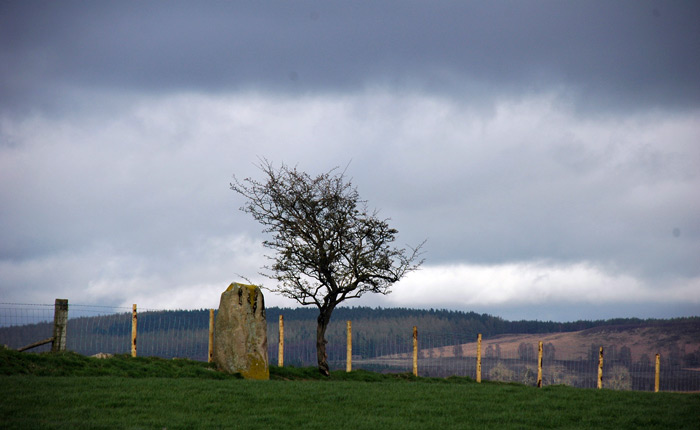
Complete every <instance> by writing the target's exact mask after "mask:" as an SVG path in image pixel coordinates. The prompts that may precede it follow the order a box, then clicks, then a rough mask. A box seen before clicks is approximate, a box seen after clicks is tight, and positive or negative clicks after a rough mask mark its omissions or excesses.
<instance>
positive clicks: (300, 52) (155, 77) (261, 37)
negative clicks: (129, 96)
mask: <svg viewBox="0 0 700 430" xmlns="http://www.w3.org/2000/svg"><path fill="white" fill-rule="evenodd" d="M699 23H700V3H697V2H651V1H646V2H645V1H622V2H609V1H585V2H559V1H536V2H520V1H497V2H438V1H434V2H429V3H428V2H406V1H390V2H369V3H362V4H360V3H358V2H342V3H336V2H271V3H260V2H206V3H203V2H123V1H120V2H30V1H28V2H3V3H2V5H0V43H1V44H2V45H1V47H0V60H1V61H0V63H2V66H0V67H1V68H0V82H1V83H0V98H1V99H2V100H3V101H2V105H3V109H5V110H7V109H12V108H13V106H14V107H17V106H22V105H24V106H27V105H32V106H33V107H37V106H42V105H44V106H46V107H56V106H52V103H55V104H60V103H59V102H56V98H57V97H63V96H66V95H69V94H71V93H72V92H74V91H76V90H77V89H83V90H93V89H96V90H119V91H126V92H129V91H133V92H170V91H178V90H193V91H210V92H218V91H227V90H236V89H242V88H244V89H250V88H253V89H256V88H257V89H262V90H266V91H269V90H272V91H287V92H292V93H293V92H308V91H313V92H317V91H345V90H355V89H358V88H362V87H367V86H373V85H380V86H392V87H399V88H402V87H410V88H412V89H415V88H424V89H426V90H438V91H445V92H450V93H452V92H455V91H458V92H460V93H463V92H466V93H468V94H472V95H473V96H474V97H479V96H481V95H484V94H490V96H491V97H493V96H498V95H499V94H504V93H510V95H513V94H514V93H515V94H517V93H521V94H525V93H531V92H537V91H542V90H544V89H546V88H551V87H556V86H560V87H563V88H565V89H566V91H567V92H569V93H570V94H571V95H572V96H574V97H575V98H576V99H575V100H576V103H577V104H578V105H580V106H582V107H585V108H590V109H595V110H603V111H606V110H609V109H617V108H626V109H629V108H631V107H640V106H641V107H651V108H655V107H661V108H666V107H675V106H677V107H680V108H684V107H688V106H693V107H694V106H697V105H698V101H699V100H700V85H699V83H698V76H700V56H698V55H697V53H698V52H700V24H699ZM64 102H65V101H64Z"/></svg>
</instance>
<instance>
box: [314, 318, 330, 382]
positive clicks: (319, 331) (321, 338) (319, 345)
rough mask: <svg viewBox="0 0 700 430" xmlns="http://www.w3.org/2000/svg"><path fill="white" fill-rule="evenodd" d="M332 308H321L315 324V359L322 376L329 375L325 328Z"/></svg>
mask: <svg viewBox="0 0 700 430" xmlns="http://www.w3.org/2000/svg"><path fill="white" fill-rule="evenodd" d="M331 312H333V310H332V309H325V310H324V309H321V310H320V312H319V314H318V320H317V321H318V325H317V326H316V359H317V360H318V371H319V372H321V374H322V375H324V376H330V375H331V372H330V367H329V366H328V354H326V344H327V343H328V341H327V340H326V328H328V323H329V322H330V320H331Z"/></svg>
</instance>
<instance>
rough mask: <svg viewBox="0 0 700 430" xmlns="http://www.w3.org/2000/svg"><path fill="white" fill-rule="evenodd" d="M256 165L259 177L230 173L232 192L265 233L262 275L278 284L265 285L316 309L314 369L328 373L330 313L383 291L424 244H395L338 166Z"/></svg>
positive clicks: (414, 261)
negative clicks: (321, 169)
mask: <svg viewBox="0 0 700 430" xmlns="http://www.w3.org/2000/svg"><path fill="white" fill-rule="evenodd" d="M258 167H259V168H260V170H261V171H262V173H263V174H264V180H262V181H258V180H255V179H251V178H246V179H244V180H242V181H241V180H239V179H238V178H236V177H235V176H234V182H233V183H232V184H231V189H232V190H233V191H236V192H237V193H239V194H241V195H242V196H243V197H245V198H246V203H245V204H244V206H243V207H241V210H242V211H244V212H246V213H249V214H251V215H252V216H253V218H254V219H255V220H257V221H258V222H259V223H261V224H262V225H263V226H264V228H263V232H264V233H267V234H269V235H270V238H269V239H267V240H265V241H264V242H263V245H264V246H265V247H266V248H268V249H270V250H272V251H274V255H268V256H267V258H268V259H269V260H270V263H269V264H268V265H266V266H264V267H263V272H261V274H262V275H263V276H266V277H268V278H270V279H272V280H274V281H276V283H277V285H276V286H274V287H271V288H267V289H268V290H270V291H272V292H276V293H280V294H282V295H283V296H285V297H289V298H291V299H294V300H296V301H297V302H299V303H300V304H302V305H304V306H307V305H315V306H316V307H317V308H318V310H319V313H318V319H317V321H318V325H317V329H316V355H317V359H318V368H319V371H320V372H321V373H323V374H324V375H329V374H330V373H329V367H328V356H327V354H326V343H327V341H326V339H325V334H326V328H327V327H328V323H329V322H330V320H331V315H332V313H333V310H334V309H335V308H336V306H338V304H340V303H341V302H343V301H344V300H347V299H353V298H358V297H361V296H362V295H363V294H364V293H367V292H370V293H380V294H388V293H389V292H390V290H389V289H390V287H391V285H392V284H394V283H395V282H397V281H398V280H400V279H401V278H402V277H403V276H404V275H406V274H407V273H409V272H411V271H414V270H417V269H418V268H419V266H420V265H421V264H422V263H423V261H422V260H421V259H420V249H421V247H422V245H423V244H422V243H421V244H419V245H418V246H416V247H415V248H410V247H409V250H406V249H405V248H396V247H393V246H392V242H394V240H395V239H396V235H397V233H398V231H397V230H396V229H393V228H391V227H389V224H388V219H380V218H379V217H378V213H377V211H373V212H371V213H370V212H368V210H367V202H366V201H364V200H360V196H359V194H358V193H357V188H356V187H354V186H353V185H352V183H351V181H350V180H349V179H347V178H346V177H345V175H344V172H340V171H338V169H332V170H330V171H328V172H327V173H322V174H320V175H318V176H315V177H312V176H310V175H309V174H307V173H305V172H301V171H299V170H297V169H296V168H290V167H288V166H286V165H284V164H283V165H282V166H281V167H280V168H279V169H275V168H274V167H273V165H272V164H271V163H270V162H268V161H266V160H264V161H263V162H261V163H260V165H259V166H258Z"/></svg>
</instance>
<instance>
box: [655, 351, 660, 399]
mask: <svg viewBox="0 0 700 430" xmlns="http://www.w3.org/2000/svg"><path fill="white" fill-rule="evenodd" d="M660 371H661V356H660V355H659V354H656V370H655V371H654V392H655V393H658V392H659V373H660Z"/></svg>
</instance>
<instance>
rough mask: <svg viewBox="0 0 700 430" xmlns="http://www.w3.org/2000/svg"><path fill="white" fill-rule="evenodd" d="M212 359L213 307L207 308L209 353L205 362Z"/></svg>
mask: <svg viewBox="0 0 700 430" xmlns="http://www.w3.org/2000/svg"><path fill="white" fill-rule="evenodd" d="M212 361H214V309H209V354H207V362H208V363H211V362H212Z"/></svg>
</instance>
